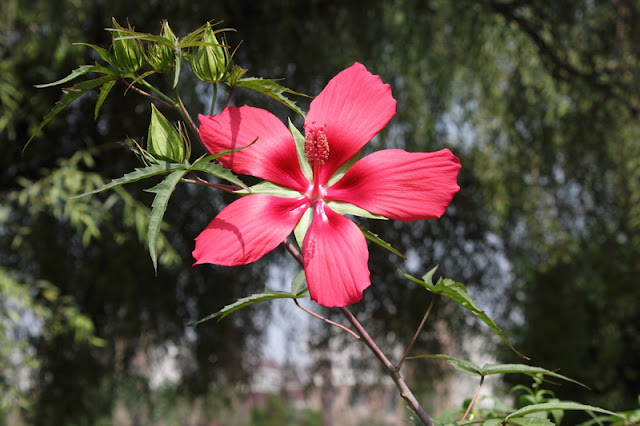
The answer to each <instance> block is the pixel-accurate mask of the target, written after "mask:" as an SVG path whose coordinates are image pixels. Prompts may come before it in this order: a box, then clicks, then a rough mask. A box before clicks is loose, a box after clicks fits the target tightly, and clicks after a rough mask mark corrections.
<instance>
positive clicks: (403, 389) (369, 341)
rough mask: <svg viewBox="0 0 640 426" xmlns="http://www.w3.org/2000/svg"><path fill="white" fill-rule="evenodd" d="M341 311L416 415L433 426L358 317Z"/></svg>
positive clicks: (343, 310)
mask: <svg viewBox="0 0 640 426" xmlns="http://www.w3.org/2000/svg"><path fill="white" fill-rule="evenodd" d="M340 311H341V312H342V314H343V315H344V316H345V317H346V318H347V320H348V321H349V322H350V323H351V325H353V327H354V328H355V329H356V331H357V332H358V333H359V334H360V340H361V341H363V342H364V344H365V345H367V347H368V348H369V349H370V350H371V352H373V354H374V355H375V356H376V357H377V358H378V360H379V361H380V363H381V364H382V365H383V366H384V368H385V369H386V370H387V373H388V374H389V375H390V376H391V378H392V379H393V381H394V383H395V384H396V387H397V388H398V390H399V391H400V396H401V397H402V398H403V399H404V400H405V401H407V403H408V404H409V406H410V407H411V409H412V410H413V411H414V412H415V413H416V415H417V416H418V418H420V420H422V423H424V425H425V426H433V423H431V419H429V416H427V414H426V413H425V412H424V410H423V409H422V407H421V406H420V403H419V402H418V400H417V399H416V397H415V396H413V393H412V392H411V389H409V386H407V383H406V382H405V381H404V379H403V378H402V376H401V375H400V372H399V371H398V369H397V368H396V367H395V366H394V365H393V364H391V361H389V359H388V358H387V357H386V356H385V354H384V353H382V351H381V350H380V348H379V347H378V345H377V344H376V343H375V342H374V341H373V339H372V338H371V336H369V333H367V331H366V330H365V329H364V327H362V325H361V324H360V323H359V322H358V320H357V319H356V317H354V316H353V314H352V313H351V312H350V311H349V310H348V309H347V308H340Z"/></svg>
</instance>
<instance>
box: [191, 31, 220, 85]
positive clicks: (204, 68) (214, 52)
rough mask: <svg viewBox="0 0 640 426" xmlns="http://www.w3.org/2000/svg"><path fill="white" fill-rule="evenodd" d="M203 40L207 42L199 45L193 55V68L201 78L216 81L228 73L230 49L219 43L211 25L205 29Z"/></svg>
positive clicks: (211, 81)
mask: <svg viewBox="0 0 640 426" xmlns="http://www.w3.org/2000/svg"><path fill="white" fill-rule="evenodd" d="M202 41H203V42H204V43H207V44H206V45H203V46H200V47H198V50H197V52H196V54H195V55H192V56H191V69H192V70H193V73H194V74H195V75H196V77H198V79H199V80H202V81H205V82H207V83H216V82H218V81H220V80H222V79H223V78H224V77H225V76H226V74H227V67H228V65H229V51H228V49H227V47H226V46H224V45H222V44H219V43H218V39H216V36H215V34H214V33H213V30H212V29H211V26H207V29H206V30H204V35H203V37H202Z"/></svg>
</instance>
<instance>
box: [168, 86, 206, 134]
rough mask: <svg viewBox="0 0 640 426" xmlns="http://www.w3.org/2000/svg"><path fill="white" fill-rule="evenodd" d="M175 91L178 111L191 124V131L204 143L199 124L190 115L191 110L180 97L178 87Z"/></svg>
mask: <svg viewBox="0 0 640 426" xmlns="http://www.w3.org/2000/svg"><path fill="white" fill-rule="evenodd" d="M174 93H175V95H176V109H177V110H178V112H180V115H181V116H182V118H183V119H184V121H186V122H187V123H188V124H189V127H190V128H191V131H192V132H193V134H194V135H195V136H196V138H198V141H200V143H202V141H201V140H200V133H199V132H198V126H196V123H194V122H193V120H192V119H191V116H190V115H189V112H188V111H187V109H186V108H185V106H184V104H183V103H182V98H180V93H178V89H174Z"/></svg>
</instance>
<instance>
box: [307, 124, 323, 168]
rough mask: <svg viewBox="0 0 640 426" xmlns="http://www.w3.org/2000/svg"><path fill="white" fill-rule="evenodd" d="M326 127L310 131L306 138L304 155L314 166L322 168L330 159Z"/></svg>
mask: <svg viewBox="0 0 640 426" xmlns="http://www.w3.org/2000/svg"><path fill="white" fill-rule="evenodd" d="M323 129H324V126H322V127H320V128H319V129H312V130H308V131H307V134H306V135H305V137H304V154H305V155H306V157H307V161H309V164H311V165H312V166H321V165H323V164H324V163H326V162H327V159H329V143H328V142H327V135H325V134H324V131H323Z"/></svg>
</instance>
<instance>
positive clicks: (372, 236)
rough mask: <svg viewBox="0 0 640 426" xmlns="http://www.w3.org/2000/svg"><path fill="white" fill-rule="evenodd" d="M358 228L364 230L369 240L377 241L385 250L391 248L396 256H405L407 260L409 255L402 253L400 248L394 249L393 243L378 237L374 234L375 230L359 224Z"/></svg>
mask: <svg viewBox="0 0 640 426" xmlns="http://www.w3.org/2000/svg"><path fill="white" fill-rule="evenodd" d="M358 228H360V230H361V231H362V233H363V234H364V237H365V238H366V239H367V240H369V241H373V242H374V243H376V244H377V245H379V246H380V247H382V248H383V249H385V250H389V251H390V252H391V253H393V254H395V255H396V256H400V257H401V258H403V259H404V260H407V257H406V256H405V255H404V254H402V253H400V252H399V251H398V250H396V249H394V248H393V247H391V244H389V243H388V242H386V241H384V240H383V239H382V238H380V237H378V236H377V235H376V234H374V233H373V232H371V231H369V230H368V229H366V228H363V227H362V226H360V225H358Z"/></svg>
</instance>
